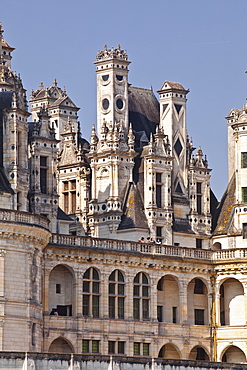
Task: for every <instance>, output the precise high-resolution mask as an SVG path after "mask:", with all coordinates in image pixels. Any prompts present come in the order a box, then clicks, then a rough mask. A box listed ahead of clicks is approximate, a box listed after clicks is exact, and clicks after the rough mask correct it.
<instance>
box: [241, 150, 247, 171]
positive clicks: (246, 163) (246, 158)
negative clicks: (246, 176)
mask: <svg viewBox="0 0 247 370" xmlns="http://www.w3.org/2000/svg"><path fill="white" fill-rule="evenodd" d="M241 167H242V168H247V152H242V153H241Z"/></svg>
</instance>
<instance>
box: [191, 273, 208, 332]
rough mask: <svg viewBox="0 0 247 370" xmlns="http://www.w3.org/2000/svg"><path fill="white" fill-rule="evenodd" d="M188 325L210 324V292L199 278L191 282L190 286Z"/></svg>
mask: <svg viewBox="0 0 247 370" xmlns="http://www.w3.org/2000/svg"><path fill="white" fill-rule="evenodd" d="M188 323H189V324H191V325H207V324H208V290H207V287H206V285H205V284H204V282H203V281H202V280H201V279H199V278H195V279H193V280H191V281H190V282H189V284H188Z"/></svg>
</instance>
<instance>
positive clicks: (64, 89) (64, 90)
mask: <svg viewBox="0 0 247 370" xmlns="http://www.w3.org/2000/svg"><path fill="white" fill-rule="evenodd" d="M63 92H64V94H67V92H66V87H65V86H64V87H63Z"/></svg>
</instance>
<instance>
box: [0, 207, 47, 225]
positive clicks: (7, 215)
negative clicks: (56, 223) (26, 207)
mask: <svg viewBox="0 0 247 370" xmlns="http://www.w3.org/2000/svg"><path fill="white" fill-rule="evenodd" d="M1 221H8V222H18V223H25V224H30V225H37V226H42V227H44V228H45V229H49V223H50V221H49V220H48V219H47V218H46V217H43V216H40V215H37V214H34V213H29V212H22V211H13V210H11V209H1V208H0V222H1Z"/></svg>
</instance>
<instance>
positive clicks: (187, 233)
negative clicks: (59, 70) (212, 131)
mask: <svg viewBox="0 0 247 370" xmlns="http://www.w3.org/2000/svg"><path fill="white" fill-rule="evenodd" d="M2 33H3V31H2V28H1V29H0V36H1V39H0V58H1V59H0V75H1V81H0V233H1V237H0V350H1V351H20V352H21V351H23V352H43V353H52V352H55V353H75V354H84V355H85V356H86V355H87V356H89V355H93V356H94V358H95V361H96V362H93V365H92V364H91V363H90V365H88V366H89V367H88V368H94V367H93V366H94V365H95V366H96V367H95V368H97V366H98V365H96V363H97V361H98V360H96V357H97V356H98V357H99V358H103V357H104V356H108V355H114V356H119V357H118V358H119V363H121V365H118V363H116V364H115V365H114V366H118V368H123V369H124V368H125V367H124V365H122V362H121V361H122V360H120V358H123V357H124V356H125V358H129V360H128V363H129V366H132V365H131V363H133V362H135V361H137V363H138V364H139V365H138V366H139V367H138V368H140V369H141V368H144V367H143V366H144V365H143V363H144V362H145V361H146V363H147V364H149V365H147V366H148V368H150V366H151V368H152V369H155V368H163V367H162V366H163V365H162V364H163V362H162V361H165V360H168V359H174V360H180V361H182V360H184V361H185V360H186V361H187V362H186V364H187V365H186V366H192V365H191V361H194V360H202V361H206V362H207V361H218V362H228V363H233V362H238V363H240V362H241V363H243V362H246V358H247V346H246V333H245V331H246V328H245V326H246V319H247V299H246V294H247V293H246V287H247V284H246V278H245V276H246V259H247V253H246V240H247V216H246V215H247V175H246V173H245V172H246V171H247V150H246V135H247V134H246V129H247V124H246V123H247V116H246V107H245V108H244V109H242V110H237V109H234V110H232V111H231V112H230V114H229V115H228V117H227V120H228V130H229V185H228V187H227V190H226V193H225V194H224V196H223V197H222V200H221V202H220V203H218V202H217V200H216V198H215V196H214V195H213V192H212V191H211V189H210V172H211V170H210V169H209V168H208V162H207V159H206V157H205V156H204V155H203V152H202V150H201V148H198V149H197V151H196V153H195V154H193V152H194V151H195V148H194V147H193V143H192V140H191V139H189V137H188V134H187V129H186V101H187V94H188V93H189V91H188V90H186V89H185V88H184V87H183V86H182V85H181V84H180V83H175V82H170V81H165V82H164V83H163V85H162V87H161V89H160V90H159V91H158V94H159V101H158V100H157V98H156V96H155V94H154V92H153V91H152V90H148V89H142V88H137V87H133V86H131V85H130V84H129V81H128V68H129V65H130V61H129V60H128V56H127V53H126V51H125V50H122V49H121V47H120V46H118V47H117V48H116V49H115V48H112V49H108V48H107V46H105V47H104V49H103V50H102V51H100V52H98V54H97V57H96V62H95V66H96V75H97V127H98V129H97V130H96V129H95V127H93V128H92V135H91V138H90V142H88V141H87V140H86V139H84V138H82V137H81V134H80V125H79V122H78V116H77V112H78V109H79V108H78V107H77V106H76V105H75V104H74V103H73V102H72V100H71V99H70V98H69V96H68V95H67V92H66V91H65V90H62V89H60V88H59V87H58V85H57V81H56V80H54V83H53V86H51V87H49V88H45V87H44V86H43V84H42V83H41V85H40V87H39V89H38V90H36V91H32V92H31V99H30V104H31V112H32V118H31V120H30V121H28V117H29V116H30V114H29V112H28V108H27V102H26V96H25V89H24V88H23V85H22V81H21V79H20V77H19V76H17V75H16V74H15V73H14V72H13V71H12V70H11V53H12V51H13V50H14V49H13V48H12V47H10V46H9V45H8V43H7V42H6V41H5V40H4V39H3V37H2ZM40 356H41V357H42V354H40ZM57 356H59V355H57ZM102 356H103V357H102ZM84 358H86V357H84ZM151 358H157V359H158V358H159V360H157V361H158V362H157V363H156V365H155V364H154V362H152V360H151ZM108 360H109V357H107V360H100V361H103V362H104V361H105V362H104V365H102V368H107V367H108V365H109V363H108V362H107V361H108ZM6 361H7V357H6ZM33 361H34V363H33V366H37V369H39V368H42V367H39V365H37V362H35V361H36V360H33ZM61 361H62V357H61ZM66 361H67V360H66ZM85 361H86V360H85ZM126 361H127V360H126ZM138 361H139V362H138ZM143 361H144V362H143ZM17 362H18V361H17ZM17 362H16V363H17ZM8 363H9V364H10V362H8ZM35 364H36V365H35ZM0 366H1V361H0ZM11 366H12V365H10V366H9V367H10V368H11ZM16 366H17V365H16ZM18 366H19V365H18ZM18 366H17V367H14V365H13V367H12V368H18ZM25 366H26V368H28V362H27V363H26V365H25ZM30 366H31V365H30ZM44 366H46V365H44ZM54 366H57V365H54ZM64 366H65V367H64V368H67V367H66V366H67V364H65V365H64ZM70 366H72V365H71V364H70ZM76 366H77V365H76ZM78 366H79V367H75V368H80V366H81V365H78ZM109 366H111V368H114V366H113V364H110V365H109ZM136 366H137V365H136ZM155 366H156V367H155ZM178 366H180V365H178ZM181 366H183V364H182V365H181ZM54 368H55V367H54ZM60 368H63V366H62V365H61V367H60ZM72 368H73V367H71V369H72ZM86 368H87V367H86ZM136 368H137V367H136Z"/></svg>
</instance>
